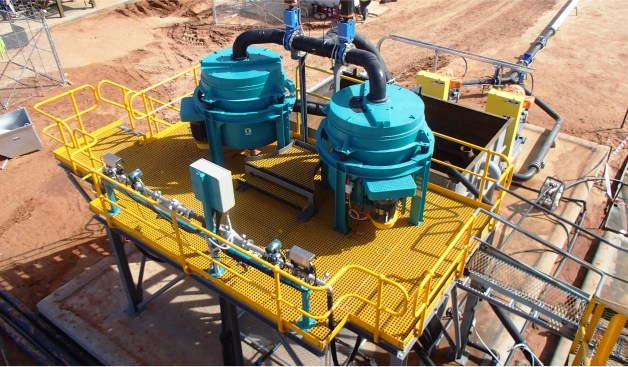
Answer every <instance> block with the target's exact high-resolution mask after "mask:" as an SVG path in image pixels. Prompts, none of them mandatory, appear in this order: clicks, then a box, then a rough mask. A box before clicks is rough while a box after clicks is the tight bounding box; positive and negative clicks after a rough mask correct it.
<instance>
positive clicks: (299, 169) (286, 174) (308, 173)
mask: <svg viewBox="0 0 628 367" xmlns="http://www.w3.org/2000/svg"><path fill="white" fill-rule="evenodd" d="M320 162H321V159H320V157H319V156H318V153H316V151H312V150H309V149H307V148H304V147H302V146H299V145H296V144H295V145H293V146H292V147H290V149H288V150H286V151H284V152H282V153H281V154H279V155H275V156H272V157H268V158H264V159H260V160H255V161H250V162H249V163H250V164H253V165H255V166H256V167H257V168H259V169H262V170H266V171H268V172H272V173H274V174H275V175H278V176H281V177H283V178H286V179H288V180H290V181H292V182H294V183H297V184H299V185H301V186H304V187H308V188H310V189H313V188H314V187H313V183H314V182H313V180H312V177H313V176H314V173H315V172H314V170H317V171H318V169H317V167H318V165H319V164H320Z"/></svg>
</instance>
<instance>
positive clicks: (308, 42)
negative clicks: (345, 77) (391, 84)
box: [231, 29, 388, 103]
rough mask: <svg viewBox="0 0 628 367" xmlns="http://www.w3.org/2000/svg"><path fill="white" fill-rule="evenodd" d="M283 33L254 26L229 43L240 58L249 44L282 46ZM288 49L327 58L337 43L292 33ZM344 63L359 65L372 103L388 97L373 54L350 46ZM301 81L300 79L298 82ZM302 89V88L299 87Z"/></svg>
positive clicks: (381, 72)
mask: <svg viewBox="0 0 628 367" xmlns="http://www.w3.org/2000/svg"><path fill="white" fill-rule="evenodd" d="M285 34H286V32H284V31H280V30H277V29H255V30H249V31H244V32H242V33H240V35H239V36H238V37H237V38H236V40H235V41H234V42H233V54H232V55H231V58H232V59H234V60H244V59H246V58H247V57H248V54H247V52H246V49H247V48H248V47H249V46H250V45H252V44H260V43H276V44H278V45H283V39H284V36H285ZM291 48H293V49H295V50H298V51H305V52H307V53H311V54H314V55H317V56H323V57H328V58H335V57H337V55H336V52H337V51H338V45H337V44H336V43H334V42H327V41H326V40H325V39H320V38H313V37H307V36H295V37H294V38H293V39H292V44H291ZM344 57H345V62H347V63H349V64H354V65H358V66H361V67H363V68H364V69H365V70H366V73H367V74H368V76H369V85H370V92H369V94H368V95H367V96H366V98H368V99H369V101H371V102H374V103H380V102H385V101H387V100H388V96H387V95H386V75H385V72H384V68H383V67H382V64H381V63H380V62H379V59H378V58H377V56H375V55H374V54H372V53H370V52H368V51H364V50H358V49H351V50H349V51H347V52H346V53H345V56H344ZM301 82H302V83H303V80H302V81H301ZM302 89H304V88H302Z"/></svg>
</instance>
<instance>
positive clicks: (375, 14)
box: [369, 5, 388, 17]
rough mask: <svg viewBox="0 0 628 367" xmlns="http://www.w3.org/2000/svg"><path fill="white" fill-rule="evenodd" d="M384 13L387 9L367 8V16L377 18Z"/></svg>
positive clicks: (383, 7) (380, 7) (379, 7)
mask: <svg viewBox="0 0 628 367" xmlns="http://www.w3.org/2000/svg"><path fill="white" fill-rule="evenodd" d="M386 11H388V8H387V7H385V6H381V5H380V6H378V7H376V8H375V9H373V10H371V8H370V7H369V16H372V17H379V16H380V15H382V14H384V13H385V12H386Z"/></svg>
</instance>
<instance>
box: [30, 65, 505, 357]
mask: <svg viewBox="0 0 628 367" xmlns="http://www.w3.org/2000/svg"><path fill="white" fill-rule="evenodd" d="M195 70H196V68H192V69H189V70H187V71H186V72H183V73H180V74H178V75H177V76H175V77H179V76H182V75H184V74H185V73H189V72H191V71H194V75H195V76H196V71H195ZM175 77H173V78H170V79H168V80H166V81H164V82H162V83H158V84H156V85H155V86H153V87H151V88H147V89H146V90H144V91H142V92H133V91H132V90H131V89H129V88H126V87H124V86H121V85H119V84H116V83H113V82H110V81H103V82H101V83H99V85H98V89H97V90H96V89H95V88H93V87H92V86H89V85H86V86H82V87H79V88H77V89H74V90H71V91H68V92H66V93H64V94H62V95H59V96H57V97H54V98H52V99H50V100H48V101H44V102H41V103H39V104H38V105H36V106H35V109H36V110H37V111H39V112H41V113H43V114H44V115H46V116H48V117H50V118H52V119H53V120H54V121H55V124H53V125H51V126H49V127H47V128H46V129H50V128H52V127H55V126H56V127H58V129H59V131H60V132H61V134H62V135H61V136H62V139H58V138H56V137H55V136H53V135H51V134H49V133H46V135H48V136H50V137H51V138H53V139H55V140H57V141H59V142H60V143H61V144H63V146H65V147H66V149H67V151H68V156H69V159H70V161H71V162H72V165H73V168H74V169H75V172H77V173H79V171H78V169H80V171H81V173H83V174H85V177H83V179H82V180H81V182H82V181H84V180H86V179H88V177H89V178H91V179H92V180H93V181H92V182H93V183H94V187H95V190H96V191H95V192H94V191H93V190H92V192H94V193H95V194H96V199H97V202H99V203H100V207H101V208H102V215H103V216H104V217H105V218H106V220H107V223H108V225H109V226H111V227H116V226H120V227H124V226H125V223H124V221H123V219H121V218H120V217H118V216H114V215H110V214H109V209H110V208H113V207H117V208H119V209H120V210H121V211H122V212H123V213H125V214H126V215H128V216H125V217H126V218H129V216H130V217H132V218H133V219H134V220H137V221H140V222H142V223H143V224H145V225H147V226H148V227H150V228H151V229H153V230H156V231H158V232H160V233H162V234H163V235H164V238H166V239H167V240H170V241H174V242H175V243H176V244H177V248H178V251H177V252H172V251H170V250H165V248H163V247H162V246H160V245H159V244H158V243H156V242H151V240H149V239H147V238H146V237H144V236H143V235H142V234H141V233H139V237H144V238H146V240H147V243H149V244H151V245H153V246H154V247H156V249H157V250H159V251H161V252H163V253H164V254H165V255H166V256H169V257H171V258H173V259H175V260H176V261H178V262H179V263H180V264H181V266H182V267H183V269H184V270H185V271H186V272H188V273H190V272H194V273H197V274H199V275H202V276H205V277H208V278H210V279H212V280H213V282H214V284H216V285H217V286H219V287H222V288H223V289H224V290H226V291H230V292H232V293H237V291H235V290H233V289H231V288H230V287H229V286H228V285H226V284H224V283H222V282H218V281H216V279H215V278H213V277H212V276H211V275H210V274H209V273H208V269H201V268H198V267H197V266H195V265H194V264H192V263H191V262H189V261H187V258H186V254H187V255H189V254H193V255H197V256H201V257H203V258H204V259H206V260H207V261H208V262H210V263H211V264H214V265H215V266H218V265H219V266H221V267H222V268H224V269H226V271H228V272H229V273H230V274H232V275H234V276H236V277H237V278H238V279H241V280H243V281H245V282H247V283H254V282H255V281H254V280H253V279H251V278H248V277H246V276H245V275H242V274H240V273H239V272H238V271H236V269H235V268H231V267H229V266H228V264H225V263H222V262H220V261H218V260H216V259H213V258H212V257H211V256H210V255H209V254H206V253H205V252H203V251H200V250H198V249H197V248H195V247H194V246H192V245H190V244H188V243H186V241H185V236H184V235H182V233H181V229H180V228H179V223H185V224H186V225H188V226H190V227H193V228H195V229H196V230H198V231H199V232H200V233H203V234H205V235H208V236H211V237H212V238H216V239H217V240H218V241H219V242H220V243H222V244H225V245H228V246H230V247H232V248H233V249H234V250H236V251H238V252H240V253H242V254H243V255H247V254H248V252H246V251H244V250H243V249H241V248H239V247H238V246H235V245H234V244H232V243H230V242H229V241H227V240H225V239H224V238H221V237H220V236H218V235H217V234H215V233H212V232H209V231H207V230H206V229H205V228H203V226H202V225H200V224H196V223H193V222H191V221H190V220H189V219H187V218H185V217H182V216H180V215H178V214H177V213H175V212H173V211H171V210H169V209H167V208H165V207H162V206H161V205H160V204H159V202H156V201H154V200H152V199H151V198H149V197H146V196H144V195H142V194H140V193H139V192H136V191H135V190H133V189H131V188H128V187H126V186H124V187H123V186H122V185H120V184H119V183H118V182H115V181H113V180H112V179H111V178H109V177H107V176H105V175H103V174H102V172H101V168H102V167H103V165H104V163H103V162H102V160H101V159H100V158H99V157H96V156H94V154H93V151H92V148H93V147H94V146H96V145H97V144H98V139H97V138H96V137H95V136H94V135H92V134H90V133H88V132H87V131H85V129H84V127H83V124H82V121H81V116H82V115H84V114H85V113H86V112H89V111H91V110H93V109H94V108H95V107H96V105H97V101H98V99H100V100H102V101H104V102H107V103H110V104H113V105H116V106H118V107H120V108H123V109H125V110H126V111H127V112H128V113H130V114H133V115H132V117H133V118H135V119H138V118H148V119H149V120H150V123H151V124H153V123H154V120H153V117H151V115H153V114H154V113H155V112H157V111H159V109H161V108H174V106H172V104H173V103H174V102H176V101H178V100H181V99H182V98H183V97H185V96H187V95H189V93H188V94H186V95H184V96H183V97H180V98H177V99H175V100H173V101H170V102H168V103H164V102H160V101H157V100H156V99H152V100H153V102H156V101H157V102H158V103H160V104H161V107H160V108H159V109H147V110H146V113H145V114H143V115H138V114H137V111H135V110H133V108H132V106H131V101H132V99H133V98H135V97H137V96H140V95H141V96H142V100H143V101H146V102H148V101H151V98H152V97H148V96H146V92H147V91H149V90H152V89H154V88H156V87H158V86H160V85H163V84H164V83H166V82H168V81H172V80H174V78H175ZM195 82H198V79H197V78H195ZM104 85H108V86H113V87H116V88H119V89H120V90H121V94H122V95H123V96H124V97H123V100H122V103H120V102H115V101H113V100H108V99H105V98H103V97H102V94H101V87H103V86H104ZM81 89H91V90H92V91H93V93H94V96H95V98H96V102H95V103H94V105H93V106H91V107H89V108H87V109H85V110H83V111H79V110H78V108H77V107H76V99H75V98H74V97H73V94H74V93H76V92H77V91H79V90H81ZM63 96H70V97H71V98H70V99H71V102H72V105H73V107H74V111H75V115H73V116H70V117H68V118H66V119H59V118H56V117H54V116H52V115H50V114H48V113H45V112H44V111H42V110H41V109H40V107H41V106H42V105H44V104H46V103H49V102H51V101H53V100H57V99H59V98H62V97H63ZM129 97H130V98H129ZM146 106H148V104H146ZM175 109H176V108H175ZM176 110H178V109H176ZM72 118H77V119H78V120H79V125H80V128H77V129H71V128H70V127H69V126H68V125H67V123H66V122H67V121H68V120H70V119H72ZM46 129H45V130H46ZM64 130H66V131H67V132H68V133H67V137H66V133H65V132H64ZM435 135H436V136H438V137H440V138H442V139H446V140H450V141H452V142H455V143H458V144H461V145H465V146H468V147H471V148H473V149H476V150H478V151H481V152H485V153H486V161H487V162H489V161H490V160H491V158H492V157H494V156H497V157H499V158H500V159H501V160H502V161H503V162H505V163H506V164H507V169H506V170H504V172H503V173H502V175H501V177H500V178H499V179H494V178H491V177H489V176H488V163H487V164H486V166H485V167H484V171H483V172H482V173H475V172H471V171H468V170H466V169H462V168H459V167H456V166H453V165H451V164H448V163H446V162H441V161H439V160H436V159H433V161H434V162H436V163H439V164H442V165H444V166H449V167H453V168H455V169H457V170H459V171H461V172H463V173H468V174H470V175H472V176H475V177H479V178H480V181H481V182H480V184H481V188H480V198H478V200H475V199H469V198H465V197H460V196H457V199H459V200H463V201H466V202H468V203H471V204H472V205H474V206H478V207H483V208H485V209H490V208H489V207H488V205H486V204H482V202H481V198H482V197H483V195H484V186H485V185H486V184H487V183H488V182H492V183H499V184H501V185H503V186H506V187H509V186H510V181H511V180H512V174H513V171H514V170H513V166H512V165H511V164H510V162H509V160H508V158H507V157H506V156H505V155H503V154H500V153H497V152H493V151H491V150H490V149H486V148H483V147H479V146H475V145H473V144H469V143H467V142H464V141H461V140H458V139H454V138H451V137H448V136H446V135H442V134H438V133H435ZM79 155H81V156H84V157H87V158H88V160H87V161H88V162H90V163H89V164H88V163H85V162H86V160H85V159H79ZM104 182H108V183H109V184H111V185H114V186H115V187H116V190H117V191H119V192H125V193H127V194H129V193H130V194H132V195H134V196H136V197H138V198H140V199H142V200H144V201H146V202H147V203H150V204H151V205H153V206H154V207H156V208H159V209H160V210H163V211H164V212H167V213H170V215H171V217H172V231H169V230H164V229H163V228H161V227H160V226H158V225H156V224H155V221H154V220H153V221H150V220H147V219H145V218H143V217H142V216H141V215H137V214H136V213H134V212H133V211H131V210H130V209H128V208H125V207H124V206H123V205H120V204H118V203H117V202H115V201H114V200H111V199H110V198H109V197H108V196H107V195H106V193H105V192H103V187H104V186H103V183H104ZM430 188H431V189H433V190H436V191H438V192H441V193H443V194H445V195H447V194H451V193H450V192H449V190H447V189H444V188H440V187H437V186H434V185H431V184H430ZM499 192H500V194H499V197H498V198H497V200H496V201H495V204H494V208H493V210H496V211H497V210H498V209H499V206H500V204H501V201H502V199H503V196H504V192H503V191H501V190H500V191H499ZM179 221H181V222H179ZM477 226H479V224H478V218H477V217H476V216H475V215H472V216H471V217H470V218H469V219H468V220H467V221H466V222H465V223H464V224H463V226H462V227H461V230H460V231H459V232H458V233H457V235H456V236H455V237H454V238H453V239H452V240H451V241H450V242H449V243H448V244H447V247H446V249H445V251H443V253H442V254H441V255H440V257H439V259H438V260H437V261H436V263H434V265H433V266H432V268H431V269H430V270H429V271H427V272H426V273H425V276H424V277H422V278H421V280H420V281H418V282H417V284H414V285H413V286H412V287H411V288H410V289H416V293H415V294H414V297H413V299H412V300H410V296H409V294H410V293H409V292H408V290H407V289H406V288H404V287H403V286H402V285H401V284H399V283H397V282H395V281H393V280H390V279H388V278H386V277H385V276H384V275H383V274H378V273H375V272H373V271H371V270H369V269H366V268H364V267H361V266H358V265H347V266H345V267H343V268H342V269H340V270H339V271H338V273H336V274H335V275H334V276H333V277H332V278H331V279H330V280H329V282H328V283H327V285H326V286H312V285H310V284H308V283H305V282H304V281H302V280H301V279H299V278H296V277H294V276H293V275H292V274H290V273H288V272H286V271H284V270H282V269H280V268H279V267H276V266H273V265H271V264H270V263H267V262H266V261H265V260H263V259H261V258H257V257H251V259H252V260H253V261H255V262H257V263H258V264H260V265H262V266H265V267H268V268H270V269H272V272H273V277H274V287H273V290H272V291H267V294H268V297H269V299H270V298H272V299H274V300H275V302H276V307H275V308H276V310H275V313H274V316H273V317H274V319H275V320H276V321H277V325H278V329H279V330H280V331H282V332H283V331H285V330H287V329H289V330H292V331H294V332H296V333H298V334H300V335H302V336H303V338H304V339H305V340H307V341H308V342H310V343H311V344H313V345H318V347H319V348H321V349H322V348H324V346H325V343H328V342H329V341H330V340H331V339H332V338H334V337H335V336H336V334H337V333H338V332H339V331H340V329H341V328H342V327H343V326H344V325H345V324H346V322H347V321H348V320H351V321H352V322H353V323H355V324H357V325H359V326H361V327H362V328H364V329H365V330H369V331H371V332H373V335H374V340H375V341H376V342H377V341H378V340H380V339H384V340H387V341H388V342H391V343H397V339H396V338H395V337H394V336H391V335H388V334H386V332H385V331H383V330H382V327H383V324H382V317H383V315H387V316H388V317H403V316H406V315H407V314H408V312H412V314H411V315H412V316H413V317H414V318H419V320H417V324H416V326H415V329H414V335H410V336H408V338H407V339H406V340H405V343H408V342H409V340H410V339H411V338H412V337H413V336H420V335H421V333H422V331H423V326H424V322H425V319H426V316H427V311H428V309H429V307H430V305H431V304H432V303H433V302H434V300H435V299H436V298H437V297H438V296H439V292H442V289H444V287H443V286H444V285H445V284H446V282H447V281H448V280H450V279H452V278H453V277H460V276H462V272H463V270H464V266H465V263H466V260H467V258H468V256H469V253H470V252H471V251H472V246H473V243H472V242H471V237H472V233H473V231H474V230H477V229H478V228H476V227H477ZM128 230H129V231H133V232H137V231H138V230H136V229H135V228H130V227H129V228H128ZM463 236H464V237H463ZM460 244H462V249H461V251H459V253H458V254H457V255H456V256H455V258H454V259H453V261H450V260H449V257H450V256H451V254H452V252H453V251H454V250H456V249H457V246H460ZM446 263H448V264H449V265H448V267H447V268H446V269H445V270H444V271H443V272H441V271H440V270H439V268H440V267H441V266H442V265H443V264H446ZM348 271H359V272H361V273H364V274H366V275H367V276H368V277H370V278H371V279H372V280H373V281H374V282H376V284H377V286H376V287H377V293H376V296H375V298H374V300H373V299H367V298H365V297H363V296H361V295H359V294H357V293H349V294H343V295H342V296H340V297H339V298H338V299H336V300H335V302H334V304H333V306H332V308H331V309H330V310H328V311H327V312H325V313H322V314H319V315H314V314H312V313H310V312H306V311H304V310H302V309H301V308H300V307H299V305H295V304H293V303H291V302H290V301H289V300H288V299H286V298H284V296H283V295H282V288H281V281H280V280H281V277H284V278H286V279H289V280H291V281H293V282H294V283H296V284H299V285H300V286H302V287H304V288H306V289H308V290H311V291H313V292H327V290H328V288H330V287H332V286H333V285H334V284H336V283H338V282H340V281H341V279H343V278H344V275H345V274H346V273H347V272H348ZM385 285H389V286H392V287H394V288H395V289H396V290H397V291H398V292H399V297H398V298H399V302H397V303H393V304H396V305H397V307H396V309H390V308H388V307H385V306H384V302H383V301H384V300H387V303H388V302H390V297H391V296H390V295H388V296H386V294H385V293H384V288H385ZM258 289H262V290H263V287H258ZM236 295H237V294H236ZM240 298H242V297H240ZM350 298H351V299H356V300H359V301H361V302H364V303H365V304H368V305H370V306H372V307H374V309H375V319H374V324H369V323H367V322H365V321H364V320H361V319H360V318H359V317H358V316H357V315H354V314H351V313H347V315H346V316H345V317H344V318H343V319H342V320H341V321H340V322H338V323H337V325H336V327H335V328H334V329H333V330H331V331H330V333H329V334H328V336H327V337H326V338H325V339H324V340H322V343H323V344H321V341H320V340H319V339H317V338H315V337H314V336H313V335H311V334H309V333H306V332H304V331H303V330H301V329H300V328H298V327H297V326H296V325H295V324H293V323H292V322H290V321H288V320H287V319H286V317H287V316H286V312H287V310H286V308H287V309H290V310H291V312H290V313H292V311H296V312H298V313H299V314H301V315H304V316H306V317H309V318H311V319H314V320H319V321H322V320H326V319H328V318H329V317H330V315H331V313H332V312H333V311H334V310H337V309H338V307H340V304H341V303H342V302H343V301H346V300H347V299H350ZM244 301H245V302H247V301H248V300H247V299H244ZM250 302H252V301H250ZM410 302H412V305H411V306H412V307H410ZM388 304H390V303H388ZM251 306H253V307H256V308H260V307H262V306H260V305H258V304H254V303H252V304H251ZM260 311H262V312H266V313H268V312H272V311H270V310H268V309H266V308H264V309H263V310H260ZM400 347H401V345H400ZM404 347H405V346H404Z"/></svg>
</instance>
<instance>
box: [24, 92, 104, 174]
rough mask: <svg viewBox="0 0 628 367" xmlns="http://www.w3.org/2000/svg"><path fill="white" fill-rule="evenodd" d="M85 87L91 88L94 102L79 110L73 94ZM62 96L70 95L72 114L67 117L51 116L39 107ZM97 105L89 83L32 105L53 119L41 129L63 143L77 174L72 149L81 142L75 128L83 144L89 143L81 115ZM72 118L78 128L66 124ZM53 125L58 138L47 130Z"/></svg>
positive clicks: (96, 98)
mask: <svg viewBox="0 0 628 367" xmlns="http://www.w3.org/2000/svg"><path fill="white" fill-rule="evenodd" d="M85 89H88V90H90V89H91V91H92V93H93V96H94V104H93V105H91V106H89V107H87V108H85V109H83V110H79V108H78V105H77V103H76V97H75V94H76V93H77V92H80V91H82V90H85ZM63 97H70V102H71V103H72V107H73V110H74V114H73V115H70V116H69V117H66V118H63V119H62V118H58V117H56V116H53V115H51V114H49V113H47V112H46V111H43V110H42V109H41V106H43V105H45V104H47V103H50V102H53V101H56V100H59V99H61V98H63ZM97 106H98V96H97V94H96V89H95V88H94V87H92V86H91V85H88V84H86V85H83V86H81V87H78V88H75V89H71V90H69V91H67V92H65V93H62V94H60V95H58V96H56V97H53V98H50V99H48V100H46V101H43V102H40V103H38V104H36V105H35V106H34V108H35V110H36V111H37V112H39V113H41V114H42V115H44V116H47V117H49V118H51V119H53V120H54V121H55V123H54V124H52V125H50V126H47V127H45V128H44V129H43V133H44V134H45V135H47V136H49V137H50V138H52V139H54V140H56V141H58V142H60V143H61V144H63V146H64V147H65V149H66V152H67V154H68V157H69V159H70V161H71V162H73V163H72V169H73V170H74V172H75V173H77V174H78V173H79V172H78V171H77V166H76V164H75V163H74V160H73V159H72V151H73V150H74V149H79V148H80V145H81V143H80V142H79V139H78V138H77V136H76V132H75V130H78V131H80V132H83V143H84V144H85V145H88V144H89V142H88V138H89V137H90V136H89V134H87V132H86V131H85V125H84V124H83V117H82V116H83V115H84V114H86V113H88V112H90V111H92V110H94V109H95V108H96V107H97ZM72 119H76V120H77V122H78V125H79V127H78V129H72V128H70V126H69V125H68V121H70V120H72ZM54 127H56V128H57V129H58V131H59V136H60V138H57V137H55V136H54V135H52V134H51V133H50V132H49V130H51V129H52V128H54ZM66 132H67V135H66ZM88 150H89V151H88V152H87V154H88V155H89V156H90V159H91V158H92V157H93V155H92V153H91V149H88Z"/></svg>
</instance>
